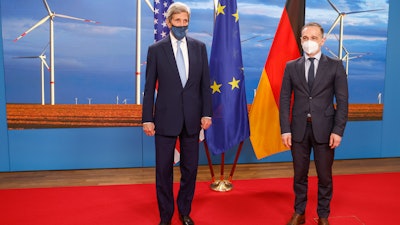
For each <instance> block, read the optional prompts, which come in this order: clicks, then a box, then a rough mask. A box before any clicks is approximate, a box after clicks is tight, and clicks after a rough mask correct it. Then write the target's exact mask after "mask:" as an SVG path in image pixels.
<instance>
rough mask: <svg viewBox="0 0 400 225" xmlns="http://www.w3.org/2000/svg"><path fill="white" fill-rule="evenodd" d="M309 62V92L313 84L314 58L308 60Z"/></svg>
mask: <svg viewBox="0 0 400 225" xmlns="http://www.w3.org/2000/svg"><path fill="white" fill-rule="evenodd" d="M308 59H309V60H310V68H309V69H308V88H309V89H310V91H311V87H312V85H313V82H314V73H315V71H314V59H315V58H308Z"/></svg>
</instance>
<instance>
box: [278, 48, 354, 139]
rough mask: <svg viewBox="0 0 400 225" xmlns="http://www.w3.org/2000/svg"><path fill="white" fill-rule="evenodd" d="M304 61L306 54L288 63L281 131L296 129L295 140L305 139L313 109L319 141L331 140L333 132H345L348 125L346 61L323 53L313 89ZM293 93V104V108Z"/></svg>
mask: <svg viewBox="0 0 400 225" xmlns="http://www.w3.org/2000/svg"><path fill="white" fill-rule="evenodd" d="M304 61H305V57H300V58H298V59H296V60H292V61H290V62H288V63H287V64H286V69H285V73H284V77H283V81H282V87H281V94H280V111H279V112H280V123H281V133H292V140H294V141H296V142H300V141H302V140H303V137H304V133H305V129H306V123H307V114H308V113H309V112H310V113H311V115H312V129H313V132H314V137H315V139H316V141H317V142H318V143H328V142H329V137H330V134H331V133H335V134H338V135H340V136H343V132H344V129H345V126H346V122H347V118H348V115H347V114H348V84H347V75H346V72H345V70H344V67H343V64H342V61H340V60H336V59H332V58H329V57H327V56H325V55H323V54H322V55H321V59H320V61H319V64H318V69H317V73H316V76H315V80H314V83H313V87H312V89H311V92H310V91H309V88H308V84H307V81H306V78H305V68H304ZM292 93H293V94H294V95H293V108H292V111H291V112H290V107H291V99H292ZM335 99H336V109H335V107H334V100H335ZM290 116H292V118H290Z"/></svg>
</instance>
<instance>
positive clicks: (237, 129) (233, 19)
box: [206, 0, 250, 154]
mask: <svg viewBox="0 0 400 225" xmlns="http://www.w3.org/2000/svg"><path fill="white" fill-rule="evenodd" d="M240 43H241V42H240V31H239V13H238V9H237V3H236V0H234V1H232V0H219V2H218V7H217V11H216V20H215V25H214V34H213V42H212V47H211V55H210V78H211V89H212V98H213V99H212V100H213V118H212V125H211V127H210V128H209V129H208V130H206V141H207V144H208V146H209V148H210V150H211V151H212V152H213V153H214V154H220V153H223V152H226V151H227V150H229V149H230V148H232V147H233V146H235V145H237V144H239V143H240V142H242V141H244V140H245V139H246V138H248V137H249V136H250V131H249V120H248V111H247V102H246V91H245V82H244V73H243V61H242V49H241V45H240Z"/></svg>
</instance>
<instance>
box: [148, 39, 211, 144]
mask: <svg viewBox="0 0 400 225" xmlns="http://www.w3.org/2000/svg"><path fill="white" fill-rule="evenodd" d="M186 40H187V47H188V55H189V78H188V81H187V83H186V85H185V88H183V87H182V84H181V80H180V77H179V72H178V68H177V66H176V61H175V56H174V52H173V48H172V45H171V38H170V36H167V37H166V38H164V39H163V40H160V41H158V42H156V43H155V44H153V45H151V46H150V47H149V49H148V53H147V67H146V85H145V88H144V97H143V111H142V122H154V124H155V130H156V133H157V134H160V135H165V136H178V135H179V134H180V132H181V131H182V127H183V125H184V124H185V126H186V129H187V131H188V133H189V134H191V135H193V134H196V133H198V132H199V131H200V129H201V127H200V124H201V117H203V116H209V117H211V116H212V104H211V89H210V75H209V68H208V58H207V50H206V47H205V45H204V43H202V42H200V41H197V40H195V39H193V38H190V37H186ZM157 81H158V93H157V96H156V102H155V104H154V97H155V88H156V82H157Z"/></svg>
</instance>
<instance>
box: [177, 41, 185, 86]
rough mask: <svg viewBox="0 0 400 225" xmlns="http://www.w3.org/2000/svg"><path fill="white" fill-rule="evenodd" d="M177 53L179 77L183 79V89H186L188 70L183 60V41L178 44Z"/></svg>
mask: <svg viewBox="0 0 400 225" xmlns="http://www.w3.org/2000/svg"><path fill="white" fill-rule="evenodd" d="M177 43H178V45H177V52H176V65H177V66H178V70H179V76H180V77H181V82H182V87H185V84H186V81H187V79H186V70H185V61H184V60H183V54H182V50H181V46H180V45H181V43H182V41H178V42H177Z"/></svg>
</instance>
